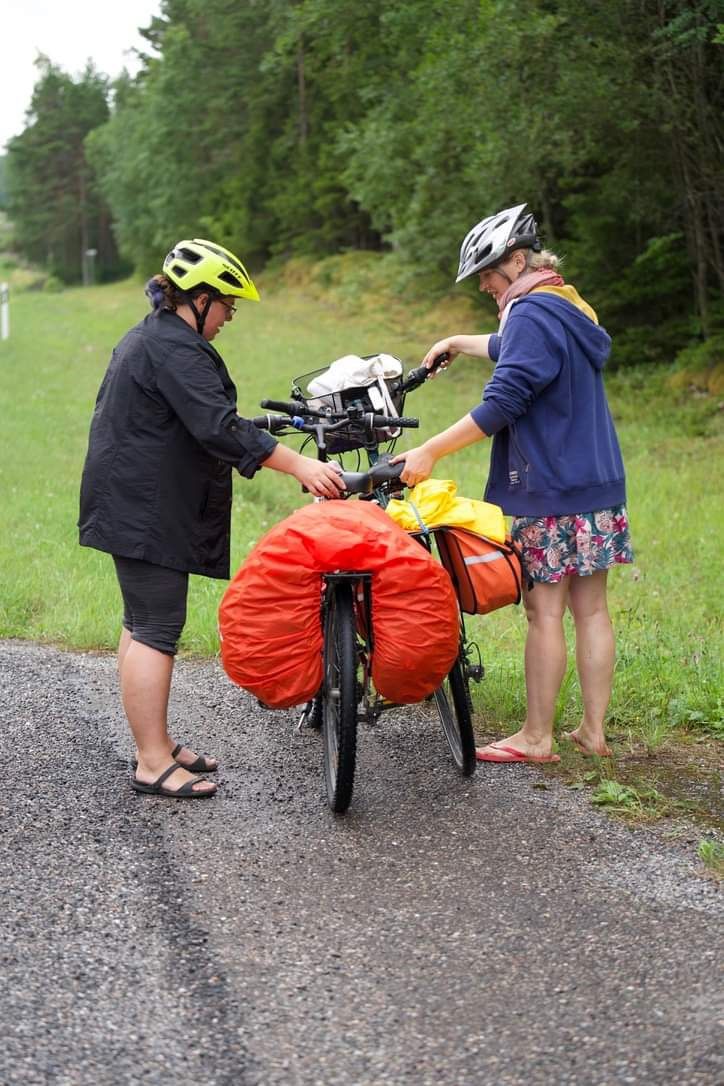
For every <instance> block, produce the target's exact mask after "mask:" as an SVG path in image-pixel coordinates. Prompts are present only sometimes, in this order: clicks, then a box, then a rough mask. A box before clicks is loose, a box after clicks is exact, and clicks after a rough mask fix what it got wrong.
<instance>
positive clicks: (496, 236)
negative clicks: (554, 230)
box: [455, 204, 542, 283]
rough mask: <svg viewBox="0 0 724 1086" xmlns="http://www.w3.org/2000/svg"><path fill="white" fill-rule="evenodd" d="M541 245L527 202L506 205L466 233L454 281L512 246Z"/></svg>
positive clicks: (497, 260) (489, 265)
mask: <svg viewBox="0 0 724 1086" xmlns="http://www.w3.org/2000/svg"><path fill="white" fill-rule="evenodd" d="M541 248H542V245H541V240H540V238H539V237H538V225H537V223H536V221H535V219H534V218H533V213H532V212H531V211H529V209H528V205H527V204H518V205H517V206H516V207H509V208H506V210H505V211H499V212H498V213H497V215H489V216H488V218H487V219H483V220H482V222H479V223H477V225H476V226H474V227H473V228H472V230H470V231H469V232H468V233H467V235H466V237H465V240H464V241H463V243H462V245H461V247H460V267H459V268H458V277H457V279H456V280H455V282H456V283H459V282H460V281H461V280H462V279H467V278H468V277H469V276H470V275H475V273H476V272H480V271H483V269H484V268H492V267H493V266H494V265H495V264H498V263H500V261H501V260H503V258H504V257H505V255H506V254H507V253H510V252H512V250H513V249H533V250H535V252H540V250H541Z"/></svg>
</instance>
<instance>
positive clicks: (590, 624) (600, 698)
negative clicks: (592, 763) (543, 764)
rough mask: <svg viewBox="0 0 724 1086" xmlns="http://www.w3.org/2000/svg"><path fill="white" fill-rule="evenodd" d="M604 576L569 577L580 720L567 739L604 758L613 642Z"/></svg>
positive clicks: (603, 573) (605, 574) (598, 573)
mask: <svg viewBox="0 0 724 1086" xmlns="http://www.w3.org/2000/svg"><path fill="white" fill-rule="evenodd" d="M606 587H607V572H606V570H600V571H599V572H597V573H593V574H591V576H590V577H571V590H570V608H571V613H572V614H573V619H574V622H575V624H576V667H577V669H578V678H579V681H580V684H581V693H582V695H583V720H582V721H581V723H580V725H579V726H578V728H576V730H575V731H573V732H569V733H568V734H569V737H570V738H572V739H573V741H574V742H576V743H578V744H579V745H580V746H581V747H583V748H584V750H585V751H586V752H588V753H590V754H598V755H600V756H601V757H606V756H607V755H609V754H610V753H611V751H610V750H609V748H608V746H607V745H606V737H605V734H604V729H603V723H604V719H605V716H606V710H607V709H608V703H609V701H610V700H611V686H612V684H613V666H614V660H615V651H616V648H615V642H614V636H613V627H612V625H611V619H610V617H609V613H608V602H607V599H606Z"/></svg>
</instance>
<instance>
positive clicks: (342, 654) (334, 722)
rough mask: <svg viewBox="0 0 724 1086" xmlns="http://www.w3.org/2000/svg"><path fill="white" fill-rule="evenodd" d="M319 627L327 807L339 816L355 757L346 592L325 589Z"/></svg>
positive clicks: (353, 646)
mask: <svg viewBox="0 0 724 1086" xmlns="http://www.w3.org/2000/svg"><path fill="white" fill-rule="evenodd" d="M327 592H328V593H329V599H328V601H327V605H326V617H325V624H324V686H323V688H322V734H323V739H324V744H323V745H324V776H325V782H326V785H327V802H328V803H329V806H330V807H331V808H332V810H333V811H335V812H337V814H341V813H342V812H343V811H346V810H347V808H348V807H349V805H350V802H351V800H352V788H353V786H354V770H355V759H356V756H357V637H356V631H355V620H354V608H353V605H352V588H351V586H350V585H349V584H329V585H328V586H327Z"/></svg>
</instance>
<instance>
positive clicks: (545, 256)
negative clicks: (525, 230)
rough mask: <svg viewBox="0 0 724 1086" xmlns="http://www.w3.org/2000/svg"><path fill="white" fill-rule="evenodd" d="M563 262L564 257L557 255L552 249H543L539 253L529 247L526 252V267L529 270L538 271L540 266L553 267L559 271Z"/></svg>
mask: <svg viewBox="0 0 724 1086" xmlns="http://www.w3.org/2000/svg"><path fill="white" fill-rule="evenodd" d="M562 263H563V257H562V256H556V254H555V253H552V252H551V251H550V249H541V251H540V252H539V253H535V252H533V250H532V249H528V250H527V252H526V258H525V267H526V270H527V271H538V270H539V269H540V268H551V269H552V270H553V271H558V270H559V269H560V266H561V264H562Z"/></svg>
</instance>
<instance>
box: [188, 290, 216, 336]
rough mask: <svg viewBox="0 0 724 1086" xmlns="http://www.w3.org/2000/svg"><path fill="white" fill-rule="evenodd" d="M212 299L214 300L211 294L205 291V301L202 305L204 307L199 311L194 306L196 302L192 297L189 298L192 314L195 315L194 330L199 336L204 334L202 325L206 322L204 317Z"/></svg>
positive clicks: (207, 312)
mask: <svg viewBox="0 0 724 1086" xmlns="http://www.w3.org/2000/svg"><path fill="white" fill-rule="evenodd" d="M213 301H214V297H213V295H212V294H210V293H208V292H207V293H206V303H205V305H204V308H203V309H202V310H201V312H200V313H199V311H198V309H197V308H196V304H195V302H194V299H193V298H191V299H189V305H190V306H191V308H192V309H193V311H194V316H195V317H196V331H197V332H198V333H199V335H200V336H202V335H203V334H204V325H205V324H206V318H207V316H208V314H209V310H210V309H211V306H212V304H213Z"/></svg>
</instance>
